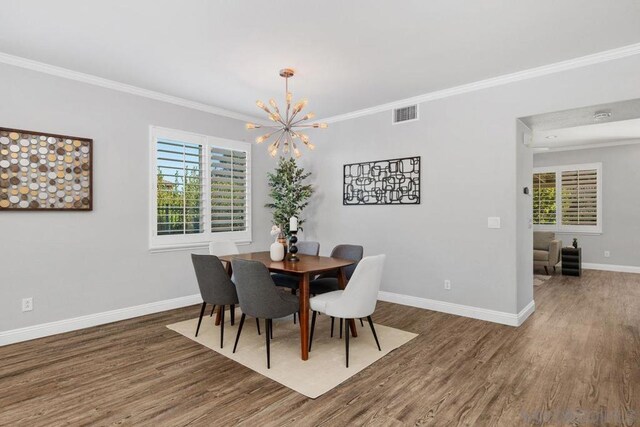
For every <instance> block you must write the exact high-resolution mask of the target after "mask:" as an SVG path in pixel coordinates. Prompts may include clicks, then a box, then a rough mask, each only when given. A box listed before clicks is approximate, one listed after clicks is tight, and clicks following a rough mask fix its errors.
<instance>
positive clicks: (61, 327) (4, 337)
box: [0, 294, 202, 346]
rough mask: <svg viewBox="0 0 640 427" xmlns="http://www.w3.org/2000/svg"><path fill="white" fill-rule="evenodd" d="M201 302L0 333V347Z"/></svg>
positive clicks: (187, 300) (171, 302)
mask: <svg viewBox="0 0 640 427" xmlns="http://www.w3.org/2000/svg"><path fill="white" fill-rule="evenodd" d="M201 302H202V298H201V297H200V294H196V295H188V296H184V297H179V298H173V299H168V300H164V301H156V302H151V303H148V304H141V305H136V306H133V307H126V308H119V309H116V310H110V311H104V312H102V313H95V314H88V315H86V316H80V317H74V318H71V319H64V320H58V321H55V322H49V323H41V324H39V325H33V326H27V327H25V328H19V329H12V330H9V331H1V332H0V346H3V345H8V344H14V343H17V342H22V341H28V340H32V339H36V338H42V337H47V336H50V335H56V334H62V333H64V332H70V331H76V330H78V329H84V328H90V327H92V326H98V325H104V324H106V323H112V322H118V321H120V320H125V319H131V318H134V317H139V316H146V315H147V314H153V313H159V312H161V311H167V310H173V309H176V308H181V307H187V306H190V305H194V304H199V303H201Z"/></svg>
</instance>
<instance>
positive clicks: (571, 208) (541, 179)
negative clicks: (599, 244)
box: [533, 163, 602, 233]
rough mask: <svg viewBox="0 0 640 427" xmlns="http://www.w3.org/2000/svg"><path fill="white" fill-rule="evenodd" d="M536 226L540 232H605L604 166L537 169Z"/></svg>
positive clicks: (534, 186) (534, 190)
mask: <svg viewBox="0 0 640 427" xmlns="http://www.w3.org/2000/svg"><path fill="white" fill-rule="evenodd" d="M533 223H534V225H535V228H536V229H537V230H548V231H558V232H563V231H564V232H578V233H579V232H584V233H601V232H602V164H601V163H590V164H582V165H564V166H552V167H544V168H534V173H533Z"/></svg>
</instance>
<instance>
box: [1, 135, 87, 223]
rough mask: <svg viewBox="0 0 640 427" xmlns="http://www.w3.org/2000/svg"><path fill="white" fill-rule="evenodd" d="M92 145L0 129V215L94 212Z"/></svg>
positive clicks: (78, 139)
mask: <svg viewBox="0 0 640 427" xmlns="http://www.w3.org/2000/svg"><path fill="white" fill-rule="evenodd" d="M92 146H93V141H92V140H91V139H87V138H78V137H75V136H65V135H54V134H50V133H43V132H32V131H26V130H19V129H7V128H1V127H0V211H12V210H13V211H29V210H31V211H52V210H73V211H90V210H92V209H93V177H92V169H93V159H92V156H93V150H92Z"/></svg>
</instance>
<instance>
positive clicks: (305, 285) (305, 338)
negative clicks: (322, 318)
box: [299, 273, 309, 360]
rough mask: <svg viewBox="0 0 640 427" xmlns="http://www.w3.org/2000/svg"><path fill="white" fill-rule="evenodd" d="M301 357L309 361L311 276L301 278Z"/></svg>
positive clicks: (304, 275) (306, 275)
mask: <svg viewBox="0 0 640 427" xmlns="http://www.w3.org/2000/svg"><path fill="white" fill-rule="evenodd" d="M299 287H300V357H301V358H302V360H307V359H309V274H308V273H305V274H303V275H301V276H300V286H299Z"/></svg>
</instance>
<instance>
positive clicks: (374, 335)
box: [367, 316, 382, 351]
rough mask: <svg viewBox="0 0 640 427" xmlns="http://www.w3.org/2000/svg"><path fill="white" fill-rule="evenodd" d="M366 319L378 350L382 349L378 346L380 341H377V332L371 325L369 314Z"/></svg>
mask: <svg viewBox="0 0 640 427" xmlns="http://www.w3.org/2000/svg"><path fill="white" fill-rule="evenodd" d="M367 320H368V321H369V326H371V332H373V337H374V338H375V339H376V345H377V346H378V350H379V351H382V349H381V348H380V342H379V341H378V334H376V328H374V327H373V320H371V316H367Z"/></svg>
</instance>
